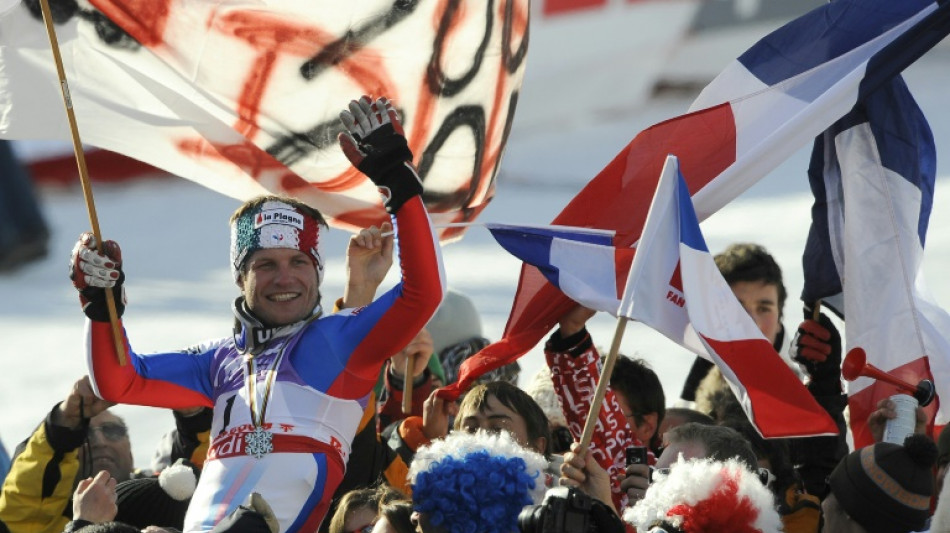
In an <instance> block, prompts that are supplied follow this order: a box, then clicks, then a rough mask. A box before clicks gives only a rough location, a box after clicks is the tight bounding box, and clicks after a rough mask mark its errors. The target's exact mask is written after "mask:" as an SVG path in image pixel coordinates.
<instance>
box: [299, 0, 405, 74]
mask: <svg viewBox="0 0 950 533" xmlns="http://www.w3.org/2000/svg"><path fill="white" fill-rule="evenodd" d="M419 2H420V0H396V1H395V2H394V3H393V5H392V7H391V8H390V9H389V10H388V11H386V12H384V13H381V14H379V15H377V16H375V17H373V18H371V19H370V20H369V21H368V22H367V23H366V24H363V25H362V26H360V27H358V28H355V29H352V30H348V31H347V32H346V34H344V35H343V36H342V37H340V38H339V39H337V40H335V41H333V42H332V43H330V44H328V45H327V46H325V47H324V48H323V49H322V50H320V52H318V53H317V54H316V55H314V56H313V57H311V58H310V59H308V60H306V61H304V63H303V65H301V66H300V75H301V76H303V78H304V79H305V80H308V81H309V80H313V79H314V78H316V77H317V76H319V75H320V74H322V73H323V72H324V71H325V70H326V69H327V68H329V67H332V66H334V65H337V64H339V63H341V62H342V61H344V60H345V59H347V58H348V57H350V56H351V55H353V54H354V53H356V52H359V51H360V50H361V49H362V48H363V46H365V45H366V43H368V42H369V41H371V40H373V39H374V38H375V37H378V36H379V35H381V34H382V33H384V32H385V31H386V30H388V29H389V28H392V27H393V26H395V25H396V24H398V23H399V22H401V21H402V20H403V19H405V18H406V17H408V16H409V15H411V14H412V12H413V11H415V10H416V7H417V6H418V5H419Z"/></svg>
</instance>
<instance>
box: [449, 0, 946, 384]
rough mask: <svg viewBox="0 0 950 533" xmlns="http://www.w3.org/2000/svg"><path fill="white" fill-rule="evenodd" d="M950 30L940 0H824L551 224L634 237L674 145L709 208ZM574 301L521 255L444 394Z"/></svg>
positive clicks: (643, 137) (657, 130) (534, 340)
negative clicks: (504, 311)
mask: <svg viewBox="0 0 950 533" xmlns="http://www.w3.org/2000/svg"><path fill="white" fill-rule="evenodd" d="M948 33H950V2H947V1H946V0H941V1H934V0H899V1H896V0H836V1H834V2H831V3H829V4H827V5H824V6H822V7H819V8H817V9H815V10H813V11H812V12H810V13H808V14H806V15H804V16H802V17H800V18H798V19H796V20H794V21H792V22H790V23H788V24H786V25H785V26H783V27H781V28H779V29H778V30H776V31H775V32H773V33H772V34H770V35H768V36H767V37H765V38H764V39H762V40H761V41H759V42H758V43H756V44H755V45H753V46H752V48H750V49H749V50H748V51H746V52H745V53H744V54H742V56H740V57H739V58H738V59H736V60H735V61H734V62H733V63H732V64H731V65H730V66H728V67H727V68H726V69H725V70H724V71H723V72H722V73H721V74H720V75H719V76H718V77H717V78H716V79H715V80H713V81H712V82H711V83H710V84H709V86H707V87H706V89H705V90H703V92H702V93H701V94H700V96H699V97H698V98H697V100H696V102H695V103H694V104H693V106H692V107H691V111H690V112H689V113H687V114H685V115H681V116H679V117H676V118H673V119H670V120H668V121H665V122H661V123H659V124H656V125H654V126H652V127H650V128H648V129H646V130H644V131H642V132H640V134H638V135H637V136H636V137H635V138H634V139H633V140H632V141H631V142H630V144H628V145H627V146H626V147H625V148H624V149H623V150H621V152H620V153H619V154H618V155H617V156H616V157H615V158H614V159H613V161H611V162H610V163H609V164H608V165H607V166H606V167H605V168H604V169H603V170H602V171H601V172H600V173H599V174H598V175H597V176H596V177H594V179H593V180H591V181H590V183H588V184H587V186H586V187H585V188H584V189H583V190H582V191H581V192H580V193H578V195H577V196H575V197H574V199H572V200H571V202H570V203H569V204H568V205H567V206H566V207H565V208H564V210H563V211H561V213H560V214H559V215H558V216H557V217H556V218H555V219H554V220H553V221H552V224H554V225H561V226H580V227H588V228H599V229H607V230H614V231H615V232H616V234H617V237H616V238H615V244H616V245H617V246H618V247H631V246H633V244H634V243H636V241H637V240H638V239H639V238H640V234H641V231H642V230H643V223H644V221H645V220H646V215H647V210H648V209H649V204H650V199H651V198H652V195H651V194H650V192H651V191H655V190H656V186H657V179H658V176H659V175H660V172H661V170H662V168H663V164H664V161H665V159H666V155H667V154H671V153H672V154H677V156H678V157H679V161H680V165H681V167H682V169H683V173H684V175H685V176H687V182H686V183H687V186H688V188H689V192H690V194H691V195H692V197H693V202H694V205H695V208H696V212H697V215H698V217H699V219H700V220H704V219H705V218H706V217H708V216H709V215H711V214H712V213H715V212H716V211H717V210H719V209H720V208H721V207H723V206H724V205H726V204H727V203H729V202H730V201H732V200H733V199H734V198H736V197H737V196H738V195H739V194H741V193H742V192H743V191H745V190H746V189H747V188H748V187H750V186H751V185H753V184H754V183H756V182H757V181H758V180H759V179H761V178H762V177H763V176H765V175H766V174H767V173H768V172H769V171H771V170H772V169H774V168H775V167H776V166H778V165H779V164H780V163H781V162H782V161H784V160H785V159H786V158H787V157H788V156H789V155H791V154H792V153H793V152H794V151H795V150H797V149H798V148H800V147H801V146H804V145H806V144H807V143H808V142H810V141H811V140H812V139H813V138H814V137H815V136H816V135H818V134H820V133H821V132H822V131H824V130H825V129H826V128H828V127H829V126H831V125H832V124H833V123H834V122H835V121H836V120H837V119H838V118H840V117H842V116H844V115H845V114H846V113H848V112H849V111H850V110H851V108H852V107H853V106H854V104H855V103H856V102H858V101H859V99H861V98H862V97H863V96H866V95H867V94H870V93H871V92H873V91H874V89H876V88H877V87H880V86H882V85H883V84H884V83H886V82H887V81H888V80H890V79H891V78H893V77H894V76H895V75H897V74H898V73H900V72H901V71H902V70H903V69H904V68H906V67H907V66H908V65H910V64H911V63H913V62H914V61H915V60H916V59H917V58H919V57H920V56H921V55H923V54H924V53H925V52H926V51H927V50H929V49H930V48H932V47H933V46H934V45H935V44H936V43H938V42H940V40H942V39H943V38H944V37H945V36H946V35H947V34H948ZM573 305H574V303H573V301H572V300H570V299H569V298H568V297H566V296H564V294H562V293H561V292H560V291H559V290H558V289H557V288H556V287H555V286H553V285H551V284H550V283H548V282H547V280H546V278H545V277H544V275H543V274H542V273H541V272H540V271H539V270H538V269H536V268H534V267H532V266H529V265H525V266H523V267H522V271H521V278H520V280H519V284H518V290H517V292H516V294H515V299H514V302H513V304H512V309H511V314H510V315H509V318H508V323H507V325H506V327H505V332H504V334H503V336H502V339H501V340H500V341H498V342H496V343H494V344H492V345H489V346H488V347H486V348H485V349H483V350H482V351H481V352H480V353H479V354H476V356H474V357H472V358H469V359H468V360H467V361H466V363H468V366H466V365H463V366H462V368H461V370H460V374H459V380H458V382H457V383H456V384H455V385H452V386H450V387H447V388H446V389H443V391H442V392H441V393H440V395H441V396H442V397H443V398H448V399H452V398H457V397H458V396H459V395H460V394H461V392H462V391H464V390H466V389H467V387H469V386H470V385H471V383H472V382H473V381H474V379H475V378H476V377H477V376H478V374H474V373H472V371H475V370H476V369H478V370H480V369H485V368H488V369H490V368H494V366H491V365H497V366H501V365H503V364H506V363H509V362H511V361H513V360H515V359H517V358H518V357H519V356H521V355H522V354H524V353H526V352H527V351H528V350H530V349H531V348H533V347H534V346H535V345H537V344H538V343H539V342H540V341H541V340H542V339H543V338H544V336H545V335H547V333H548V332H549V331H550V330H551V329H552V328H553V327H554V326H555V325H556V324H557V321H558V318H560V317H561V316H562V315H563V314H564V313H565V312H567V311H568V310H570V309H571V307H572V306H573ZM480 358H482V359H484V361H481V362H480V361H479V359H480ZM469 368H470V369H472V370H471V371H470V370H468V369H469Z"/></svg>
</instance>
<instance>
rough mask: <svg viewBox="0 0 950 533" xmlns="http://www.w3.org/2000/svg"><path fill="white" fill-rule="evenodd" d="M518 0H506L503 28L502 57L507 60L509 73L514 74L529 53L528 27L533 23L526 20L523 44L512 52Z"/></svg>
mask: <svg viewBox="0 0 950 533" xmlns="http://www.w3.org/2000/svg"><path fill="white" fill-rule="evenodd" d="M515 1H516V0H506V2H505V20H504V22H503V24H502V28H501V58H502V60H503V61H504V62H505V69H506V70H507V71H508V74H514V72H515V71H516V70H518V67H520V66H521V64H522V63H523V62H524V58H525V56H526V55H527V53H528V29H529V28H530V27H531V25H530V24H529V23H528V22H529V21H525V26H524V35H522V36H521V44H520V45H518V50H517V51H515V52H514V53H512V52H511V33H512V22H513V20H514V4H515Z"/></svg>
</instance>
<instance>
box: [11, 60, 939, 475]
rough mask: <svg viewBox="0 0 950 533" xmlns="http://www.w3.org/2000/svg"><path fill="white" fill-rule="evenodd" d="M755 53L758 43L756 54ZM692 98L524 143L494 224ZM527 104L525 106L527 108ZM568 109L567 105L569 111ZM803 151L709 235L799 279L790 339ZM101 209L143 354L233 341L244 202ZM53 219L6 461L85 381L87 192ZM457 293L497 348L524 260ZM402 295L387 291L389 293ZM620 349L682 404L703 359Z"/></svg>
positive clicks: (458, 272)
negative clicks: (80, 281) (234, 255)
mask: <svg viewBox="0 0 950 533" xmlns="http://www.w3.org/2000/svg"><path fill="white" fill-rule="evenodd" d="M749 44H751V42H747V43H744V45H743V48H744V47H745V46H748V45H749ZM907 78H908V81H909V83H910V85H911V88H912V90H914V92H915V95H916V96H917V97H918V100H919V101H920V103H921V105H922V107H923V108H924V111H925V113H926V114H927V116H928V118H929V120H930V122H931V125H932V127H933V129H934V133H935V136H936V138H937V147H938V154H939V155H940V161H941V162H942V161H943V160H944V157H945V156H948V155H950V115H948V113H947V112H946V110H945V109H946V106H945V104H944V100H945V89H944V88H945V87H948V86H950V49H948V47H947V46H946V45H943V46H942V47H940V48H938V49H936V50H934V51H933V52H932V53H931V54H930V55H929V56H927V57H926V58H925V59H924V60H922V61H921V62H920V63H919V64H918V65H915V66H914V67H913V68H912V69H911V70H910V71H909V72H908V74H907ZM690 99H691V98H690V97H672V96H671V97H665V98H659V99H652V100H648V101H646V102H645V103H643V104H641V105H639V106H631V107H630V108H629V109H618V110H617V111H616V113H614V114H606V115H603V114H601V115H599V116H597V117H596V120H591V121H587V122H586V123H581V124H577V123H575V124H572V126H571V127H570V128H569V129H558V128H549V129H547V130H545V131H534V132H523V133H522V134H521V135H520V136H514V137H512V139H511V141H510V143H509V146H508V149H507V152H506V155H505V160H504V163H503V167H502V175H501V177H500V179H499V187H498V193H497V196H496V198H495V200H494V202H493V203H492V204H491V205H490V206H489V208H488V209H486V211H485V212H484V213H483V214H482V215H481V221H483V222H484V221H493V222H505V223H516V224H517V223H526V224H546V223H548V222H550V220H551V219H552V218H553V217H554V216H555V215H556V214H557V213H558V212H559V211H560V209H561V208H562V207H563V206H564V205H565V204H566V203H567V202H568V201H569V200H570V198H571V197H572V196H573V195H574V194H576V192H577V191H578V190H579V189H580V188H581V187H582V186H583V185H584V183H586V181H587V180H589V179H590V178H591V177H593V176H594V175H595V174H596V173H597V172H598V171H599V170H600V169H601V167H602V166H603V165H605V164H606V163H607V162H608V161H609V160H610V159H611V158H612V157H613V156H614V155H615V154H616V153H617V151H619V149H620V148H621V147H623V146H624V145H625V144H626V143H627V142H629V141H630V139H632V138H633V136H634V135H635V134H636V133H637V132H639V131H640V130H642V129H643V128H645V127H647V126H649V125H650V124H653V123H655V122H658V121H660V120H663V119H666V118H669V117H671V116H674V115H676V114H678V113H681V112H683V111H684V110H685V109H686V108H687V107H688V105H689V102H690ZM525 105H527V103H525ZM566 105H567V104H566ZM809 150H810V147H805V148H803V149H802V150H800V151H799V152H798V153H796V154H795V155H794V156H793V157H792V158H790V159H789V160H788V161H787V162H786V163H785V164H783V165H782V166H780V167H779V168H778V169H776V170H775V171H774V172H773V173H772V174H770V175H769V176H768V177H766V178H765V179H763V180H762V181H761V182H760V183H759V184H757V185H756V186H754V187H753V188H751V189H750V190H749V191H747V192H746V193H745V194H744V195H743V196H742V197H740V198H739V199H738V200H737V201H735V202H733V203H732V204H730V205H729V206H727V207H726V208H724V209H723V210H721V211H720V212H719V213H717V214H716V215H714V216H713V217H712V218H710V219H709V220H708V221H706V222H705V223H703V225H702V228H703V231H704V232H705V234H706V238H707V241H708V243H709V247H710V249H711V250H713V251H714V252H715V251H718V250H720V249H722V248H723V247H725V246H726V245H727V244H729V243H731V242H735V241H755V242H760V243H762V244H764V245H766V246H767V247H768V248H769V249H770V250H771V251H772V252H773V254H774V255H775V256H776V257H777V258H778V260H779V262H780V264H781V265H782V266H783V268H784V269H785V276H786V285H787V286H788V289H789V290H788V292H789V295H790V298H789V302H788V303H787V305H786V308H785V313H786V319H785V323H786V326H787V327H789V328H794V327H795V326H796V325H797V323H798V322H799V321H800V316H801V315H800V313H801V312H800V309H799V305H798V302H797V295H798V294H799V293H800V290H801V285H802V280H801V277H802V274H801V259H800V258H801V250H802V247H803V244H804V241H805V236H806V233H807V230H808V225H809V222H810V218H809V217H810V215H809V208H810V203H811V198H810V193H809V191H808V185H807V180H806V177H805V168H806V165H807V161H808V152H809ZM938 171H939V174H940V175H941V176H942V178H941V179H940V181H941V185H940V186H939V187H938V188H937V193H936V198H935V201H934V206H935V207H934V210H933V216H932V220H931V226H930V227H931V231H930V234H929V237H928V242H927V253H926V263H925V268H926V271H927V273H928V279H929V280H930V282H931V288H932V290H933V292H934V294H935V296H936V299H937V301H939V302H945V303H946V302H950V279H948V278H947V276H946V274H945V273H946V272H947V271H948V270H950V234H947V233H944V232H943V231H942V228H945V227H948V226H950V210H945V209H944V208H943V206H945V205H947V200H946V199H945V196H946V195H947V194H948V193H947V192H946V191H947V189H945V187H946V185H944V184H945V183H946V182H947V180H946V176H947V175H948V173H950V171H948V169H947V167H946V166H944V165H942V164H941V165H940V166H938ZM95 199H96V206H97V208H98V215H99V221H100V225H101V228H102V231H103V234H104V235H105V236H106V237H107V238H110V239H115V240H117V241H118V242H119V243H121V245H122V247H123V254H124V257H125V269H126V272H127V277H128V281H127V291H128V298H129V307H128V311H127V315H126V320H125V323H126V327H127V330H128V332H129V335H130V338H131V339H132V342H133V346H134V347H135V349H136V350H137V351H140V352H149V351H158V350H164V349H174V348H180V347H184V346H186V345H190V344H192V343H195V342H198V341H201V340H205V339H209V338H213V337H220V336H223V335H227V334H228V333H229V332H230V328H231V323H232V318H231V315H230V302H231V300H232V299H233V298H234V297H235V296H236V295H237V289H236V287H235V286H234V284H233V282H232V281H231V278H230V274H229V271H228V264H227V262H228V259H227V258H228V237H227V235H228V227H227V218H228V216H229V214H230V213H231V211H232V210H233V209H234V208H235V207H236V206H237V202H236V201H234V200H232V199H230V198H226V197H224V196H221V195H219V194H217V193H214V192H211V191H209V190H206V189H202V188H200V187H198V186H197V185H194V184H192V183H190V182H187V181H185V180H156V181H148V180H145V181H140V182H135V183H130V184H125V185H111V186H101V187H97V188H96V190H95ZM42 200H43V204H44V210H45V213H46V216H47V219H48V222H49V223H50V225H51V227H52V230H53V235H52V239H51V242H50V246H51V248H50V254H49V256H48V257H47V258H46V259H45V260H43V261H41V262H38V263H36V264H34V265H31V266H30V267H28V268H26V269H23V270H21V271H19V272H16V273H15V274H12V275H8V276H4V277H0V296H2V298H0V302H2V305H0V339H2V340H3V345H2V346H3V347H2V349H0V365H2V368H6V369H8V370H7V371H6V375H5V377H4V378H3V379H2V383H3V386H2V387H0V402H2V405H3V406H4V408H3V409H2V411H0V436H2V438H3V440H4V442H5V444H6V446H7V448H8V449H11V448H12V447H13V446H14V445H15V444H16V443H17V442H18V441H19V440H21V439H23V438H25V437H26V436H27V435H28V434H29V432H30V431H31V430H32V429H33V427H34V426H35V425H36V423H37V422H38V421H39V420H40V419H41V418H42V417H43V416H44V414H45V413H46V412H47V411H48V410H49V409H50V408H51V407H52V406H53V405H54V404H55V403H56V402H58V401H60V400H61V399H62V398H64V397H65V395H66V393H67V392H68V391H69V389H70V387H71V384H72V383H73V382H74V381H75V380H76V379H77V378H79V377H80V376H82V375H83V374H84V373H85V361H84V356H83V322H84V319H83V316H82V313H81V311H80V310H79V307H78V301H77V296H76V293H75V290H74V289H73V288H72V286H71V285H70V282H69V281H68V279H67V278H66V273H67V271H66V262H67V258H68V254H69V251H70V249H71V248H72V245H73V243H74V241H75V239H76V237H77V236H78V235H79V233H81V232H82V231H84V230H86V229H87V228H88V227H89V222H88V218H87V215H86V211H85V207H84V205H83V200H82V195H81V193H80V191H79V189H78V187H77V188H71V189H68V190H54V189H44V190H43V191H42ZM347 238H348V235H347V234H345V233H343V232H341V231H333V232H332V236H331V237H330V239H329V241H328V244H327V247H326V251H327V253H328V255H329V256H330V257H329V262H328V265H327V274H328V275H327V280H326V283H325V285H324V289H323V293H324V295H325V299H326V300H327V301H329V300H330V299H332V298H335V297H336V296H337V295H339V294H340V293H341V291H342V286H343V277H342V274H343V262H342V256H343V251H344V249H345V246H346V240H347ZM443 253H444V259H445V266H446V272H447V275H448V279H449V285H450V287H453V288H455V289H457V290H460V291H462V292H465V293H467V294H469V295H470V296H471V297H472V298H473V300H474V301H475V303H476V305H477V307H478V308H479V310H480V311H481V312H482V316H483V321H484V323H483V329H484V334H485V336H487V337H489V338H491V339H498V338H499V337H500V336H501V332H502V330H503V328H504V325H505V321H506V319H507V316H508V311H509V309H510V306H511V299H512V295H513V294H514V290H515V286H516V283H517V279H518V270H519V265H520V263H519V262H518V261H516V260H515V259H513V258H512V257H511V256H509V255H508V254H507V253H506V252H504V251H503V250H502V249H501V248H500V247H499V246H498V245H496V244H495V243H494V241H493V240H492V239H491V237H490V236H489V235H488V232H487V231H486V230H484V229H483V228H478V227H475V228H472V229H470V230H469V232H468V234H467V236H466V237H465V238H464V239H463V240H462V241H460V242H458V243H454V244H450V245H447V246H445V247H444V251H443ZM387 285H388V284H387ZM614 324H615V322H614V319H613V318H612V317H609V316H606V315H603V316H601V315H598V316H597V317H595V319H594V320H593V321H592V323H591V330H592V332H593V335H594V337H595V340H596V341H597V342H598V343H599V344H600V345H603V346H607V345H609V343H610V336H611V335H612V334H613V330H614ZM622 351H623V352H624V353H627V354H636V355H638V356H640V357H644V358H645V359H647V360H648V361H649V362H650V363H651V364H652V365H653V367H654V368H655V369H656V371H657V373H658V374H659V375H660V377H661V380H662V382H663V385H664V388H665V389H666V394H667V398H668V403H672V402H673V401H674V400H675V399H676V398H677V397H678V394H679V390H680V387H681V384H682V381H683V378H684V377H685V374H686V371H687V370H688V369H689V366H690V364H691V361H692V356H691V355H689V354H687V353H685V352H684V351H683V350H681V349H680V348H678V347H677V346H675V345H673V344H672V343H670V342H669V341H667V340H666V339H665V338H663V337H660V336H659V335H657V334H655V333H653V332H652V331H649V330H648V329H647V328H645V327H642V326H639V325H637V324H631V325H630V326H629V327H628V329H627V332H626V334H625V337H624V342H623V348H622ZM540 365H543V358H542V356H541V354H540V351H539V350H538V349H535V350H534V351H532V352H531V353H529V354H528V355H526V356H525V357H524V358H523V359H522V366H523V371H522V377H521V383H522V384H526V383H527V382H528V381H529V380H530V379H531V377H532V376H533V374H534V373H535V372H536V371H537V370H538V368H539V367H540ZM116 410H117V411H118V412H119V413H120V414H121V415H122V416H124V417H125V418H126V420H127V422H128V423H129V426H130V428H131V435H132V439H133V443H134V446H133V448H134V451H135V460H136V464H137V465H140V466H147V465H148V464H149V462H150V460H151V454H152V450H153V448H154V443H156V442H157V440H158V438H159V437H160V436H161V435H162V434H163V433H164V432H165V431H167V430H168V429H170V428H171V427H172V425H173V423H172V417H171V415H170V414H168V413H167V412H165V411H162V410H157V409H148V408H142V407H129V406H120V407H117V408H116Z"/></svg>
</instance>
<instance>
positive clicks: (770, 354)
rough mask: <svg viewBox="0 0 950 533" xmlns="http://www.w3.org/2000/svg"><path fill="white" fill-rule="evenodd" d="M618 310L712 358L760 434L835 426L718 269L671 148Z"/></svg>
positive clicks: (826, 431) (833, 430) (828, 431)
mask: <svg viewBox="0 0 950 533" xmlns="http://www.w3.org/2000/svg"><path fill="white" fill-rule="evenodd" d="M619 314H620V315H623V316H626V317H628V318H631V319H633V320H637V321H639V322H642V323H644V324H646V325H648V326H650V327H652V328H654V329H656V330H657V331H659V332H660V333H662V334H664V335H666V336H667V337H669V338H670V339H671V340H673V341H674V342H676V343H677V344H679V345H681V346H683V347H684V348H687V349H689V350H691V351H693V352H694V353H697V354H699V355H702V356H704V357H707V358H709V359H711V360H712V361H714V362H715V363H716V366H718V367H719V370H720V371H721V372H722V375H723V377H724V378H725V379H726V381H728V383H729V386H730V388H731V389H732V391H733V392H734V393H735V395H736V397H737V398H738V399H739V403H740V404H741V405H742V408H743V409H744V410H745V412H746V415H747V416H748V417H749V420H750V421H751V422H752V423H753V424H754V425H755V427H756V428H757V429H758V430H759V433H761V434H762V436H763V437H766V438H778V437H802V436H812V435H833V434H837V432H838V431H837V427H836V426H835V423H834V422H833V421H832V419H831V417H830V416H828V413H827V412H825V410H824V409H823V408H822V407H821V406H820V405H818V403H817V402H816V401H815V399H814V398H813V397H812V396H811V394H809V392H808V390H807V389H806V388H805V386H804V385H803V384H802V383H801V382H800V381H799V380H798V378H797V377H796V376H795V374H794V372H792V370H791V369H790V368H789V367H788V365H786V364H785V362H784V361H783V360H782V358H781V356H779V354H778V352H776V351H775V348H773V347H772V344H771V343H770V342H769V341H768V340H767V339H766V338H765V336H764V335H762V332H761V331H759V328H758V327H757V326H756V325H755V322H753V320H752V319H751V318H750V317H749V315H748V313H746V311H745V309H743V307H742V305H741V304H740V303H739V300H738V299H736V297H735V295H734V294H733V292H732V289H730V288H729V285H728V284H727V283H726V280H725V279H723V277H722V274H720V273H719V269H718V268H717V267H716V263H715V261H714V260H713V257H712V255H710V253H709V250H708V249H707V247H706V242H705V240H704V239H703V236H702V233H701V232H700V230H699V221H698V220H697V218H696V212H695V211H694V209H693V204H692V200H690V197H689V191H688V190H687V188H686V183H685V181H684V180H683V177H682V175H681V174H680V171H679V164H678V161H677V159H676V157H674V156H669V157H667V160H666V164H665V165H664V167H663V173H662V175H661V176H660V182H659V186H658V187H657V191H656V196H654V198H653V203H652V205H651V206H650V211H649V214H648V215H647V220H646V223H645V224H644V228H643V234H642V236H641V238H640V242H639V243H638V245H637V253H636V255H634V258H633V265H632V266H631V268H630V276H629V278H628V279H627V284H626V290H625V292H624V298H623V300H622V301H621V304H620V309H619Z"/></svg>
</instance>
